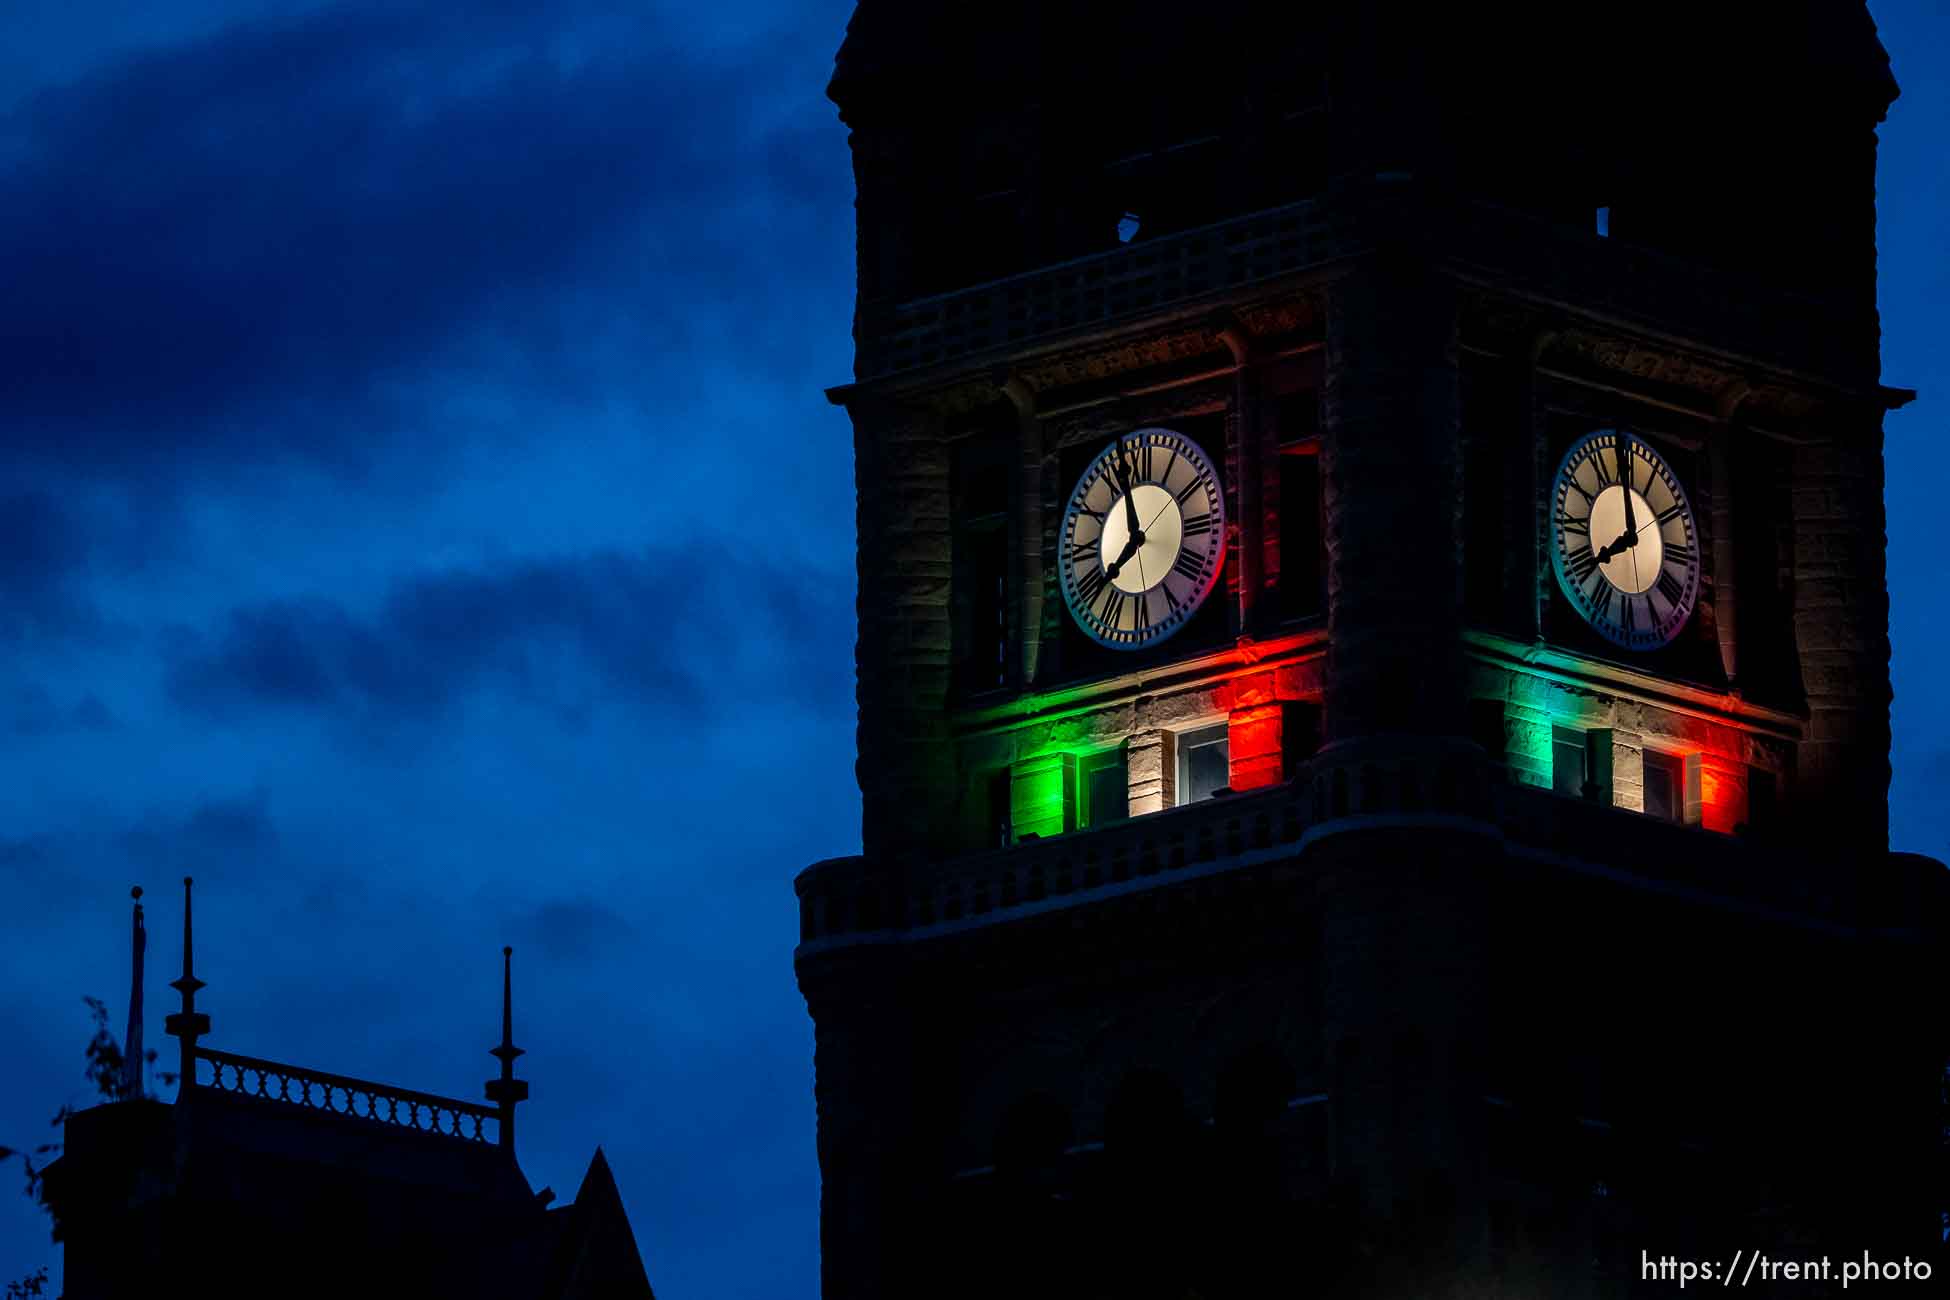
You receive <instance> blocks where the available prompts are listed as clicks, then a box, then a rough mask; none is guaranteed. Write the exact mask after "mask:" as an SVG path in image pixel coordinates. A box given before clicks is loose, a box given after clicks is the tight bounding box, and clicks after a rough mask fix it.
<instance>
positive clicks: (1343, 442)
mask: <svg viewBox="0 0 1950 1300" xmlns="http://www.w3.org/2000/svg"><path fill="white" fill-rule="evenodd" d="M1388 200H1389V202H1390V203H1391V204H1397V205H1399V204H1405V203H1406V202H1408V201H1409V200H1408V199H1407V197H1406V191H1405V189H1404V190H1403V191H1398V192H1396V193H1394V194H1392V195H1390V196H1388ZM1375 206H1376V207H1377V208H1379V207H1380V206H1381V205H1380V204H1376V205H1375ZM1390 215H1392V214H1390ZM1400 242H1401V244H1403V245H1405V244H1406V242H1407V241H1400ZM1395 243H1396V241H1394V240H1391V239H1389V238H1388V237H1387V236H1385V235H1384V238H1383V250H1382V251H1381V252H1379V253H1377V254H1375V255H1373V256H1372V257H1371V258H1370V259H1369V261H1368V262H1367V263H1366V264H1364V265H1363V266H1361V267H1360V268H1358V269H1357V270H1355V271H1353V272H1352V273H1350V274H1349V275H1348V276H1346V277H1345V278H1344V279H1342V280H1340V281H1338V282H1337V283H1336V284H1334V285H1333V286H1332V287H1331V288H1330V290H1329V293H1328V303H1327V311H1328V320H1327V374H1326V388H1325V393H1324V401H1323V404H1322V408H1323V409H1322V416H1323V428H1322V441H1321V452H1322V458H1323V460H1322V465H1321V470H1322V475H1323V477H1324V480H1325V487H1326V491H1325V496H1326V514H1327V566H1328V584H1327V600H1328V631H1329V635H1330V645H1329V649H1328V660H1327V684H1326V701H1325V706H1326V729H1327V735H1328V739H1329V741H1330V742H1332V741H1338V740H1345V739H1348V738H1350V737H1354V736H1361V735H1369V734H1374V733H1377V732H1422V733H1439V734H1447V733H1453V732H1458V731H1460V729H1461V713H1462V708H1463V706H1462V698H1463V689H1462V640H1461V626H1462V624H1461V592H1462V519H1461V504H1462V491H1461V482H1460V472H1459V467H1458V464H1457V461H1458V437H1457V430H1458V405H1459V399H1458V392H1457V372H1456V329H1457V319H1456V299H1455V292H1454V288H1453V286H1452V285H1450V284H1449V283H1447V282H1446V281H1444V280H1443V279H1441V278H1440V277H1438V276H1437V275H1436V274H1435V273H1434V272H1433V271H1432V270H1431V269H1430V268H1428V267H1427V266H1426V265H1424V264H1423V263H1422V262H1421V261H1420V259H1419V258H1418V257H1417V256H1416V255H1415V254H1414V253H1413V252H1411V251H1409V250H1408V249H1407V248H1406V247H1396V246H1393V245H1394V244H1395Z"/></svg>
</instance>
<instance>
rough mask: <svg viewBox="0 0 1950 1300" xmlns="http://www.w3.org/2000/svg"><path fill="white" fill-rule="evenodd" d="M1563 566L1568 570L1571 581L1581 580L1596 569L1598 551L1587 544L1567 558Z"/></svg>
mask: <svg viewBox="0 0 1950 1300" xmlns="http://www.w3.org/2000/svg"><path fill="white" fill-rule="evenodd" d="M1564 567H1565V569H1566V570H1568V571H1569V572H1570V575H1571V580H1572V581H1573V582H1583V581H1584V580H1585V579H1586V578H1588V577H1590V576H1591V575H1592V573H1593V571H1595V570H1596V569H1597V567H1598V553H1597V552H1596V551H1594V550H1592V549H1591V548H1590V547H1588V546H1587V547H1584V548H1582V549H1581V550H1579V551H1577V552H1576V553H1575V554H1573V555H1571V556H1570V557H1569V558H1567V559H1566V560H1565V561H1564Z"/></svg>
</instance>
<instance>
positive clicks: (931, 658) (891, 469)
mask: <svg viewBox="0 0 1950 1300" xmlns="http://www.w3.org/2000/svg"><path fill="white" fill-rule="evenodd" d="M849 412H850V414H851V415H852V417H853V429H854V438H853V442H854V479H855V488H856V492H857V497H858V502H857V517H858V527H859V539H860V542H859V580H860V596H859V610H860V631H859V641H858V643H857V644H856V646H855V651H854V660H855V663H856V665H857V668H858V673H859V683H858V691H859V701H860V730H859V743H860V751H859V760H858V764H857V768H856V771H857V775H858V777H859V782H860V795H861V800H862V805H863V810H862V828H861V842H862V844H863V845H864V848H865V852H866V856H867V857H868V858H870V859H872V860H874V861H876V862H884V861H888V860H890V859H894V858H899V857H902V856H912V855H918V854H926V853H928V852H930V851H932V850H933V849H934V848H935V847H937V846H936V845H935V843H934V840H935V838H936V836H937V835H938V834H939V833H940V832H939V828H942V827H946V826H948V825H950V824H951V821H952V818H951V817H950V816H949V813H950V804H951V801H952V797H953V792H954V789H955V782H954V756H953V754H952V753H951V752H950V747H949V745H948V741H947V731H946V725H947V714H946V708H947V697H948V684H949V677H950V671H951V670H950V664H949V656H950V639H951V638H950V625H949V604H948V596H949V591H948V588H949V582H950V578H951V574H952V569H953V565H952V561H953V552H952V547H953V541H952V536H951V533H950V531H949V524H950V521H949V510H950V503H949V475H948V447H947V444H946V442H945V440H944V438H943V433H942V424H941V420H940V417H939V416H937V415H936V414H934V413H933V412H931V411H924V410H918V409H913V408H907V407H900V406H896V405H893V404H891V403H886V402H879V401H875V400H873V399H871V398H861V399H856V400H855V401H854V402H853V403H852V405H851V406H850V407H849Z"/></svg>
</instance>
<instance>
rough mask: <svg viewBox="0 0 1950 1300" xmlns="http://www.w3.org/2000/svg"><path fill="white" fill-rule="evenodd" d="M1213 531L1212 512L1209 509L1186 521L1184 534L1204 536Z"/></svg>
mask: <svg viewBox="0 0 1950 1300" xmlns="http://www.w3.org/2000/svg"><path fill="white" fill-rule="evenodd" d="M1211 531H1212V512H1211V511H1209V510H1208V511H1206V512H1205V513H1204V514H1202V515H1197V516H1195V517H1193V518H1191V519H1187V520H1186V521H1185V528H1184V535H1185V536H1187V537H1203V536H1204V535H1205V534H1207V533H1209V532H1211Z"/></svg>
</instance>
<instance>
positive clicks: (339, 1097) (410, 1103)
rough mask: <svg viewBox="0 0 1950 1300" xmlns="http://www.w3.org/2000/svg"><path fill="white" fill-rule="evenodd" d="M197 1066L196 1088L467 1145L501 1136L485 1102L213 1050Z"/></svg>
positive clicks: (201, 1051) (201, 1053)
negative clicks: (207, 1070) (205, 1068)
mask: <svg viewBox="0 0 1950 1300" xmlns="http://www.w3.org/2000/svg"><path fill="white" fill-rule="evenodd" d="M195 1060H196V1067H197V1078H196V1085H197V1086H198V1087H200V1088H210V1089H213V1090H215V1091H218V1092H227V1093H233V1094H235V1095H237V1096H241V1097H255V1098H258V1099H260V1100H264V1101H270V1102H278V1103H282V1104H286V1105H292V1106H302V1107H305V1108H306V1109H309V1110H314V1111H323V1112H326V1113H329V1114H333V1115H343V1116H346V1117H347V1118H350V1119H355V1120H360V1121H366V1122H370V1123H374V1124H383V1125H387V1126H389V1127H393V1128H404V1129H412V1130H413V1131H414V1132H416V1133H427V1134H431V1135H434V1136H437V1137H443V1138H456V1139H459V1140H460V1141H463V1142H494V1141H496V1140H497V1139H498V1136H499V1133H498V1126H499V1115H498V1114H497V1112H496V1111H495V1108H494V1107H492V1106H486V1105H482V1104H481V1103H479V1102H471V1101H456V1100H454V1099H453V1098H451V1097H436V1096H433V1095H432V1094H431V1093H425V1092H414V1091H413V1090H411V1089H409V1088H392V1087H388V1086H387V1085H385V1084H381V1083H372V1082H369V1081H367V1080H364V1079H351V1078H347V1077H346V1076H344V1075H339V1074H328V1073H326V1072H325V1071H323V1070H308V1069H305V1068H303V1067H301V1066H296V1065H284V1064H281V1063H279V1062H277V1061H266V1060H262V1059H260V1058H258V1057H255V1056H240V1055H238V1054H237V1053H235V1052H220V1051H216V1050H214V1049H212V1048H207V1047H199V1048H197V1049H196V1058H195ZM205 1065H207V1066H209V1067H210V1077H209V1078H208V1079H205V1078H204V1077H203V1069H202V1067H203V1066H205Z"/></svg>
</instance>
